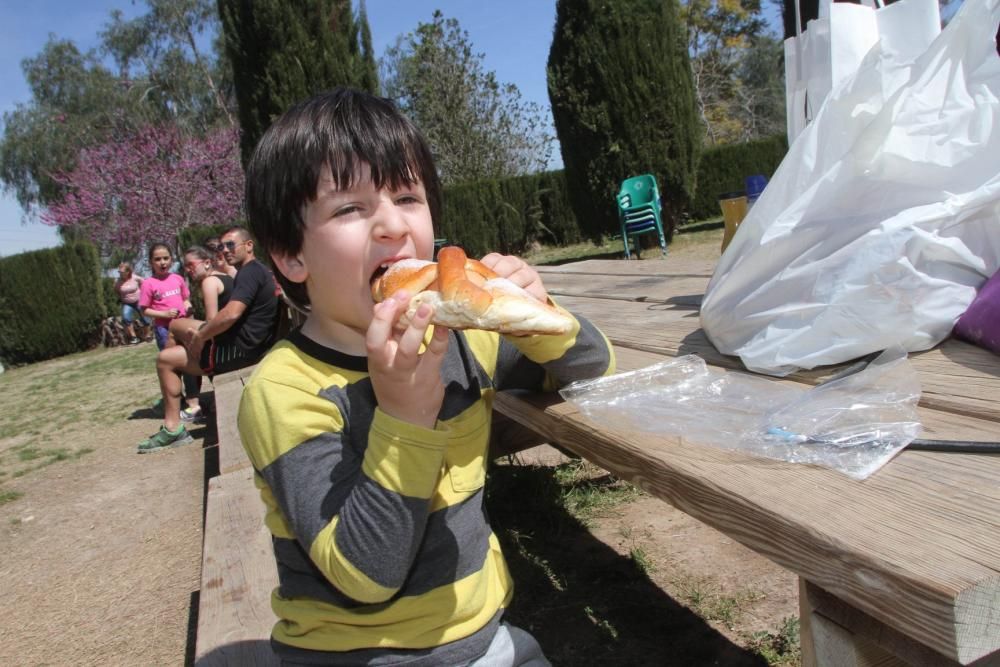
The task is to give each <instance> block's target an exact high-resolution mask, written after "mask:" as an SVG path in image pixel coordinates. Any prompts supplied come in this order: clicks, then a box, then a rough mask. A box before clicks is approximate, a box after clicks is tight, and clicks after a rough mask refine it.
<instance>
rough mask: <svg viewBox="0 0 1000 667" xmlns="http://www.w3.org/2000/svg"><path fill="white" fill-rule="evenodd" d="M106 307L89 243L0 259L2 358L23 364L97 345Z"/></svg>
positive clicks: (99, 276)
mask: <svg viewBox="0 0 1000 667" xmlns="http://www.w3.org/2000/svg"><path fill="white" fill-rule="evenodd" d="M105 312H106V305H105V296H104V286H103V285H102V282H101V273H100V264H99V262H98V258H97V250H96V249H95V248H94V246H92V245H90V244H89V243H72V244H69V245H65V246H61V247H58V248H49V249H46V250H35V251H33V252H25V253H21V254H19V255H13V256H11V257H5V258H3V259H0V359H2V361H3V363H4V365H12V366H16V365H20V364H27V363H31V362H34V361H42V360H44V359H51V358H53V357H58V356H62V355H64V354H70V353H72V352H78V351H81V350H85V349H87V348H88V347H91V346H92V344H93V342H94V340H95V334H96V333H97V331H98V327H99V325H100V321H101V318H102V316H104V313H105Z"/></svg>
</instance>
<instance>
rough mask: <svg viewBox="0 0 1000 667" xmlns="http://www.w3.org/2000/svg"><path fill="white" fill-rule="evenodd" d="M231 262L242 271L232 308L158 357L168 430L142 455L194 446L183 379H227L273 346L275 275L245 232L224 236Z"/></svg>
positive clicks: (146, 444) (142, 447)
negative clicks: (185, 417)
mask: <svg viewBox="0 0 1000 667" xmlns="http://www.w3.org/2000/svg"><path fill="white" fill-rule="evenodd" d="M222 245H223V248H224V249H225V250H224V252H225V255H226V261H227V262H229V263H230V264H232V265H233V266H235V267H237V269H238V270H237V273H236V279H235V280H234V282H233V292H232V295H231V296H230V298H229V302H228V303H227V304H226V305H225V306H224V307H223V308H221V309H220V310H219V312H218V313H216V314H215V317H213V318H212V319H210V320H208V321H205V322H202V321H200V320H195V319H190V320H188V321H187V322H185V323H184V324H183V325H180V324H178V328H183V329H184V331H183V332H182V333H181V334H180V335H181V337H182V338H183V339H185V340H187V344H186V345H175V346H173V347H168V348H166V349H164V350H161V351H160V353H159V354H158V355H157V357H156V374H157V376H158V377H159V379H160V393H161V395H162V399H161V400H162V401H163V408H164V414H163V425H162V426H161V427H160V430H159V431H157V432H156V433H155V434H153V435H152V436H150V437H149V438H147V439H146V440H143V441H142V442H140V443H139V445H138V446H137V448H136V449H137V451H138V453H140V454H146V453H148V452H154V451H157V450H160V449H166V448H169V447H177V446H178V445H185V444H188V443H190V442H192V441H193V438H191V436H190V435H189V434H188V432H187V429H185V428H184V425H183V423H181V415H180V412H181V410H180V400H181V388H182V382H181V374H182V373H188V374H191V375H208V376H209V377H211V376H213V375H215V374H217V373H226V372H228V371H234V370H237V369H240V368H245V367H247V366H252V365H253V364H255V363H257V361H258V360H260V358H261V357H262V356H264V353H265V352H267V350H268V349H269V348H270V347H271V344H272V343H273V342H274V337H275V333H276V326H275V325H276V323H277V317H278V313H279V311H278V306H279V301H278V296H277V285H276V283H275V281H274V275H273V274H272V273H271V270H270V269H268V268H267V267H266V266H264V265H263V264H262V263H261V262H259V261H258V260H257V259H256V257H255V256H254V242H253V239H251V238H250V233H249V232H248V231H247V230H246V229H244V228H242V227H232V228H230V229H229V230H227V231H226V233H225V234H223V235H222Z"/></svg>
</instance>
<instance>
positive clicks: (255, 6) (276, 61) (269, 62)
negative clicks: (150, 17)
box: [218, 0, 378, 166]
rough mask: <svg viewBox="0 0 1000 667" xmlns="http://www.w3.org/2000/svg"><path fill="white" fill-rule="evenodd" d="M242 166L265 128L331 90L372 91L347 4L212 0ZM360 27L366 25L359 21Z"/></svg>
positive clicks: (374, 82) (346, 1)
mask: <svg viewBox="0 0 1000 667" xmlns="http://www.w3.org/2000/svg"><path fill="white" fill-rule="evenodd" d="M218 5H219V18H220V19H221V21H222V32H223V39H224V41H225V45H226V52H227V54H228V55H229V59H230V62H232V65H233V83H234V88H235V91H236V101H237V104H238V106H239V117H240V127H241V129H242V132H243V133H242V136H241V138H240V152H241V155H242V158H243V164H244V166H246V163H247V161H248V160H249V159H250V155H251V153H252V152H253V149H254V147H255V146H256V145H257V141H258V140H259V139H260V137H261V135H263V134H264V131H265V130H266V129H267V128H268V126H269V125H270V124H271V122H272V121H273V120H274V119H275V118H276V117H277V116H279V115H281V114H282V113H283V112H284V111H285V110H286V109H288V108H289V107H290V106H292V105H293V104H295V103H296V102H299V101H300V100H302V99H304V98H306V97H308V96H310V95H313V94H315V93H318V92H322V91H324V90H329V89H330V88H333V87H334V86H338V85H346V86H354V87H356V88H363V89H365V90H368V91H370V92H376V89H377V87H378V82H377V80H373V78H372V75H371V74H369V73H368V72H367V70H366V68H365V67H364V66H363V63H362V60H363V58H362V48H361V46H360V45H359V43H358V37H359V36H358V22H357V21H356V20H355V18H354V16H353V14H352V12H351V3H350V0H218ZM365 25H367V20H366V21H365Z"/></svg>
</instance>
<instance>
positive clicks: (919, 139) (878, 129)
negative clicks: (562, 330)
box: [701, 0, 1000, 375]
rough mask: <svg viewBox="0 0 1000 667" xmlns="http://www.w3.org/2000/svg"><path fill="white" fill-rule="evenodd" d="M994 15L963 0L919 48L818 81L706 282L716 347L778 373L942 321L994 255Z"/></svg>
mask: <svg viewBox="0 0 1000 667" xmlns="http://www.w3.org/2000/svg"><path fill="white" fill-rule="evenodd" d="M903 4H904V3H899V5H903ZM895 6H898V5H892V6H890V7H888V8H886V10H883V11H888V9H891V8H892V7H895ZM998 22H1000V0H966V2H965V4H964V6H963V7H962V8H961V9H960V10H959V12H958V14H957V15H956V16H955V18H954V19H953V20H952V22H951V23H950V24H949V25H948V27H947V28H946V29H945V30H944V31H942V33H941V34H940V35H939V36H938V38H937V39H936V40H934V42H933V44H931V46H930V48H928V49H927V50H926V51H925V52H924V53H923V54H921V55H920V57H919V58H917V59H916V60H907V59H905V58H900V57H899V54H898V53H896V52H891V51H885V50H883V49H882V48H881V47H882V46H883V45H882V44H881V43H880V44H877V45H876V46H875V47H874V48H873V49H872V50H871V51H870V52H869V53H868V55H867V56H866V57H865V59H864V61H863V62H862V64H861V66H860V67H859V69H858V71H857V72H856V73H855V74H854V75H853V76H851V77H849V78H848V79H846V80H845V81H844V82H843V83H842V84H841V85H840V86H838V87H836V88H835V89H834V90H833V92H832V93H831V94H830V97H829V98H827V101H826V103H825V104H824V105H823V107H822V108H821V109H820V111H819V114H818V116H817V118H816V120H815V121H814V122H813V123H811V124H810V125H809V126H807V127H806V128H805V130H803V132H802V134H801V135H799V137H798V139H796V140H795V142H794V143H793V144H792V146H791V148H790V149H789V151H788V154H787V155H786V156H785V159H784V160H783V161H782V163H781V165H780V166H779V168H778V170H777V172H776V173H775V174H774V176H773V177H772V179H771V181H770V183H769V184H768V186H767V188H765V190H764V192H763V194H762V195H761V197H760V199H759V200H758V201H757V203H756V204H755V205H754V207H753V209H751V211H750V213H749V214H748V215H747V217H746V219H745V220H744V221H743V223H742V224H741V225H740V227H739V229H738V231H737V233H736V235H735V237H734V238H733V241H732V243H731V244H730V245H729V247H728V248H727V250H726V252H725V253H724V255H723V256H722V258H721V259H720V261H719V264H718V265H717V267H716V271H715V274H714V275H713V277H712V280H711V282H710V283H709V286H708V289H707V292H706V295H705V299H704V301H703V302H702V310H701V324H702V326H703V328H704V330H705V333H706V334H707V336H708V338H709V339H710V340H711V342H712V343H713V344H714V345H715V346H716V347H717V348H718V349H719V351H721V352H723V353H725V354H733V355H738V356H739V357H740V358H741V359H742V361H743V363H744V364H745V365H746V366H747V368H750V369H751V370H755V371H759V372H765V373H772V374H777V375H782V374H787V373H789V372H792V371H793V370H795V369H797V368H813V367H815V366H821V365H825V364H835V363H840V362H843V361H846V360H849V359H853V358H856V357H860V356H863V355H865V354H869V353H871V352H876V351H879V350H883V349H886V348H887V347H889V346H891V345H894V344H899V345H901V346H902V347H903V348H905V349H906V350H909V351H914V350H923V349H928V348H930V347H933V346H934V345H936V344H937V343H939V342H940V341H941V340H943V339H944V338H945V337H946V336H947V335H948V334H949V333H950V331H951V329H952V326H953V325H954V323H955V320H956V319H957V318H958V316H959V315H961V314H962V312H964V310H965V309H966V307H967V306H968V305H969V303H970V302H971V301H972V299H973V297H974V296H975V293H976V288H977V287H978V286H979V285H980V284H982V283H983V282H984V281H985V280H986V279H987V278H988V277H989V276H990V275H992V274H993V273H994V272H995V271H996V270H997V268H998V266H1000V57H998V54H997V45H996V41H995V37H994V36H995V35H996V33H997V24H998Z"/></svg>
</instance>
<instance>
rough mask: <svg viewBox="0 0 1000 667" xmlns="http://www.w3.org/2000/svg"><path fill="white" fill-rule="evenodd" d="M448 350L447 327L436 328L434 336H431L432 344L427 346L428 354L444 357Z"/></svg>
mask: <svg viewBox="0 0 1000 667" xmlns="http://www.w3.org/2000/svg"><path fill="white" fill-rule="evenodd" d="M447 349H448V329H446V328H445V327H440V326H435V327H434V334H433V335H432V336H431V340H430V343H428V344H427V353H429V354H431V355H433V356H435V357H443V356H444V353H445V351H446V350H447Z"/></svg>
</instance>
